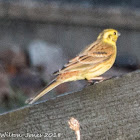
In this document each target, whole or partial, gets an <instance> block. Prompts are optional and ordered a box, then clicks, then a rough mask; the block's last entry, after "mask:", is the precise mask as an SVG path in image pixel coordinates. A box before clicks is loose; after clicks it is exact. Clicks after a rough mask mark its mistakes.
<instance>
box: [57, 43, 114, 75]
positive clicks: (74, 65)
mask: <svg viewBox="0 0 140 140" xmlns="http://www.w3.org/2000/svg"><path fill="white" fill-rule="evenodd" d="M112 50H113V47H112V46H111V45H108V44H105V43H101V42H95V43H92V44H91V45H89V46H88V47H87V48H86V49H85V50H83V51H82V52H81V53H80V54H79V55H78V56H77V57H75V58H73V59H71V60H70V61H69V62H68V63H67V64H65V65H64V67H63V68H62V69H61V70H60V71H58V72H56V73H55V74H60V73H63V72H68V71H69V72H70V71H81V70H82V71H83V70H86V69H88V68H91V66H92V67H93V65H98V64H99V63H102V62H103V61H105V60H107V59H109V58H110V57H111V55H112V52H113V51H112Z"/></svg>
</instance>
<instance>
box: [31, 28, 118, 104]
mask: <svg viewBox="0 0 140 140" xmlns="http://www.w3.org/2000/svg"><path fill="white" fill-rule="evenodd" d="M119 36H120V33H119V32H118V31H117V30H114V29H106V30H104V31H103V32H101V33H100V34H99V36H98V38H97V40H96V41H95V42H93V43H92V44H90V45H88V46H87V47H86V48H85V49H84V50H83V51H82V52H81V53H80V54H79V55H78V56H76V57H75V58H73V59H71V60H70V61H69V62H68V63H67V64H66V65H64V67H63V68H62V69H61V70H59V71H57V72H56V73H55V75H56V78H55V79H54V80H53V81H52V82H51V84H49V85H48V86H47V88H45V89H44V90H43V91H42V92H41V93H40V94H39V95H37V96H36V97H34V98H32V99H30V102H29V104H32V103H33V102H35V101H36V100H38V99H39V98H40V97H42V96H43V95H44V94H46V93H48V92H49V91H50V90H52V89H53V88H55V87H56V86H58V85H60V84H62V83H65V82H69V81H76V80H82V79H86V80H91V79H92V80H97V79H98V80H102V79H103V77H99V76H100V75H102V74H103V73H105V72H106V71H107V70H109V69H110V68H111V67H112V65H113V64H114V61H115V59H116V52H117V50H116V41H117V39H118V37H119Z"/></svg>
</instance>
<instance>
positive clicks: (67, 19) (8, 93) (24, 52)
mask: <svg viewBox="0 0 140 140" xmlns="http://www.w3.org/2000/svg"><path fill="white" fill-rule="evenodd" d="M105 28H115V29H117V30H118V31H119V32H120V33H121V36H120V37H119V39H118V42H117V46H118V55H117V60H116V62H115V65H114V66H113V68H112V69H111V70H109V72H107V73H106V74H105V76H119V75H123V74H125V73H128V72H132V71H134V70H137V69H139V68H140V1H139V0H117V1H116V0H106V1H104V0H1V1H0V113H3V112H6V111H9V110H12V109H15V108H19V107H21V106H24V105H25V103H24V102H25V100H26V99H28V98H30V97H33V96H35V95H36V94H37V93H39V91H40V90H42V89H43V88H44V87H45V86H46V85H47V84H48V83H49V82H50V81H51V80H52V79H53V78H54V76H53V75H52V73H53V72H55V71H56V70H58V69H60V68H61V67H62V66H63V65H64V64H65V63H67V62H68V60H69V59H71V58H73V57H74V56H75V55H76V54H78V53H79V52H80V51H81V50H82V49H83V48H84V47H85V46H86V45H88V44H90V43H92V42H93V41H95V40H96V38H97V36H98V34H99V33H100V32H101V31H102V30H103V29H105ZM85 84H86V82H85V81H77V82H72V83H66V84H63V85H60V86H58V87H57V88H55V89H54V90H53V91H51V92H50V93H49V94H48V95H46V96H44V97H43V98H42V99H41V100H45V99H50V98H54V97H56V96H59V95H61V94H62V93H69V92H73V91H78V90H80V89H82V88H83V87H84V86H85Z"/></svg>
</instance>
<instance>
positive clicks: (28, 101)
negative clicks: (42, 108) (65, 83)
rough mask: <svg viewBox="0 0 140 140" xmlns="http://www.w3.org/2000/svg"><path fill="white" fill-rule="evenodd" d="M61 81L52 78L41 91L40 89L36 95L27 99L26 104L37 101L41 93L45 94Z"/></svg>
mask: <svg viewBox="0 0 140 140" xmlns="http://www.w3.org/2000/svg"><path fill="white" fill-rule="evenodd" d="M61 83H62V82H60V81H56V80H53V81H52V82H51V83H50V84H49V85H48V86H47V87H46V88H45V89H44V90H43V91H41V92H40V93H39V94H38V95H37V96H36V97H34V98H31V99H29V100H27V101H26V102H25V103H27V104H32V103H34V102H35V101H37V100H38V99H39V98H41V97H42V96H43V95H45V94H46V93H48V92H49V91H51V90H52V89H54V88H55V87H57V86H58V85H60V84H61Z"/></svg>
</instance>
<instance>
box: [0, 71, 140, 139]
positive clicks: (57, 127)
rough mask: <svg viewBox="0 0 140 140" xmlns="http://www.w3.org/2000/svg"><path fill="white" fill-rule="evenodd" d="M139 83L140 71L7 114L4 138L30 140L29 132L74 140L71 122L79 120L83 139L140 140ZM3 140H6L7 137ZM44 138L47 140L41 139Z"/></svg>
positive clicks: (1, 121) (1, 124)
mask: <svg viewBox="0 0 140 140" xmlns="http://www.w3.org/2000/svg"><path fill="white" fill-rule="evenodd" d="M139 81H140V71H136V72H133V73H130V74H127V75H125V76H122V77H119V78H115V79H111V80H107V81H104V82H102V83H99V84H96V85H93V86H89V87H87V88H85V89H84V90H82V91H79V92H77V93H72V94H69V95H66V96H62V97H58V98H56V99H53V100H49V101H47V102H43V103H39V104H35V105H31V106H27V107H25V108H22V109H19V110H16V111H13V112H9V113H6V114H3V115H1V116H0V137H1V135H2V134H4V133H5V132H7V133H9V134H12V133H14V134H20V135H21V137H22V139H27V137H25V135H27V133H28V134H43V135H45V133H46V134H47V133H50V135H51V133H53V134H54V133H56V134H57V135H59V136H60V137H56V138H52V137H51V138H47V139H49V140H50V139H57V140H59V139H60V140H62V139H67V140H72V139H75V135H74V132H72V130H71V129H70V128H69V126H68V123H67V121H68V120H69V118H70V117H75V118H76V119H77V120H79V122H80V124H81V137H82V139H83V140H105V139H108V140H134V139H137V140H138V139H140V82H139ZM54 135H55V134H54ZM0 139H4V140H5V138H4V137H3V138H2V137H1V138H0ZM7 139H8V138H7ZM10 139H19V138H18V137H10ZM31 139H37V138H35V137H32V138H31ZM40 139H42V140H45V139H46V138H44V136H41V138H40Z"/></svg>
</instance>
